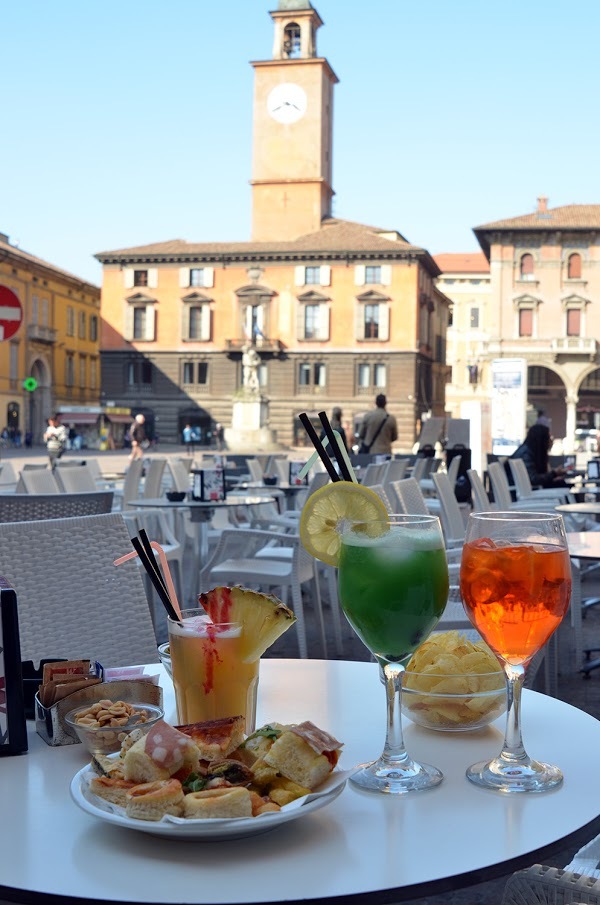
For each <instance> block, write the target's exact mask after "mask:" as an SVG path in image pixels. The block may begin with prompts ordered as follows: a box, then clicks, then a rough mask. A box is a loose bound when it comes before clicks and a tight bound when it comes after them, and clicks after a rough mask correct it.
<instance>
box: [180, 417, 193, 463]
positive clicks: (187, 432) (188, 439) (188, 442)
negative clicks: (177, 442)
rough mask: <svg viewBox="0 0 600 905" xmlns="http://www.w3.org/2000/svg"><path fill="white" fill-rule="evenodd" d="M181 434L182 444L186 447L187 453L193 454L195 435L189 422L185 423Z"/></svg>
mask: <svg viewBox="0 0 600 905" xmlns="http://www.w3.org/2000/svg"><path fill="white" fill-rule="evenodd" d="M182 435H183V445H184V446H185V448H186V449H187V451H188V454H189V455H190V456H193V455H194V452H195V449H194V441H195V439H196V436H195V434H194V431H193V430H192V425H191V424H186V426H185V427H184V428H183V431H182Z"/></svg>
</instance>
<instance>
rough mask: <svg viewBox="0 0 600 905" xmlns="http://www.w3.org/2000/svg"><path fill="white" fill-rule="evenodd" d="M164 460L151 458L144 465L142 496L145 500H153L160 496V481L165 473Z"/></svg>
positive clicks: (165, 461)
mask: <svg viewBox="0 0 600 905" xmlns="http://www.w3.org/2000/svg"><path fill="white" fill-rule="evenodd" d="M166 464H167V460H166V459H158V458H152V459H150V464H147V465H146V477H145V478H144V491H143V496H144V499H145V500H154V499H156V498H157V497H159V496H160V495H161V489H162V479H163V475H164V473H165V466H166Z"/></svg>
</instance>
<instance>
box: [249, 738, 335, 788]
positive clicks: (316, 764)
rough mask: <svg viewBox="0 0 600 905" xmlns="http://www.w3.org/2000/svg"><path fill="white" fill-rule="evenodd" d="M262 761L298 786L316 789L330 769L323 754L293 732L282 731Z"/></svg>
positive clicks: (328, 762)
mask: <svg viewBox="0 0 600 905" xmlns="http://www.w3.org/2000/svg"><path fill="white" fill-rule="evenodd" d="M263 759H264V761H265V762H266V763H267V764H268V765H269V766H270V767H273V768H274V769H275V770H277V772H278V773H281V775H282V776H287V778H288V779H293V780H294V782H297V783H298V785H299V786H304V787H305V788H307V789H316V787H317V786H318V785H320V784H321V783H322V782H323V780H325V779H326V778H327V776H329V774H330V773H331V770H332V766H331V763H330V761H329V760H328V758H327V757H325V755H324V754H317V753H316V751H314V750H313V749H312V748H311V747H310V745H309V744H308V743H307V742H305V741H304V739H303V738H300V736H299V735H296V734H295V733H294V732H291V731H287V732H283V733H282V734H281V735H280V736H279V738H278V739H277V741H276V742H273V744H272V745H271V748H270V749H269V750H268V751H267V753H266V754H265V756H264V758H263Z"/></svg>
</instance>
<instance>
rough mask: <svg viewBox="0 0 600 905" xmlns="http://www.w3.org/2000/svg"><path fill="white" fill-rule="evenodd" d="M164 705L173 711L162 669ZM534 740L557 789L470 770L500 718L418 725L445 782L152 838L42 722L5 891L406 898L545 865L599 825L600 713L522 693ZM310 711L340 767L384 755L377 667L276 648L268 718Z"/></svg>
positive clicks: (22, 787) (90, 896)
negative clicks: (264, 820) (199, 833)
mask: <svg viewBox="0 0 600 905" xmlns="http://www.w3.org/2000/svg"><path fill="white" fill-rule="evenodd" d="M148 669H149V670H151V671H152V672H159V673H160V674H161V677H162V678H161V681H162V682H163V683H164V706H165V716H166V719H167V720H168V721H169V722H173V721H174V719H175V711H174V699H173V691H172V686H171V684H170V681H169V680H168V679H167V678H166V674H165V673H164V672H163V670H162V667H159V666H151V667H148ZM522 715H523V727H524V734H525V744H526V747H527V750H528V751H529V752H530V754H531V755H532V756H534V757H538V758H543V759H545V760H549V761H551V762H552V763H556V764H558V765H559V766H560V767H561V769H562V770H563V772H564V776H565V780H564V783H563V784H562V785H561V786H560V787H558V788H557V789H555V790H553V791H551V792H547V793H544V794H524V795H520V794H517V795H502V794H498V793H495V792H491V791H487V790H484V789H480V788H477V787H476V786H474V785H472V784H471V783H469V782H468V780H467V779H466V778H465V768H466V767H467V766H468V765H469V764H471V763H473V762H474V761H476V760H480V759H481V758H484V757H485V758H487V757H491V756H494V755H495V754H497V753H498V751H499V749H500V745H501V741H502V729H503V719H502V718H500V719H499V720H498V721H497V722H496V723H495V724H493V726H491V727H488V728H487V729H485V730H483V731H479V732H474V733H470V732H463V733H449V732H434V731H430V730H426V729H422V728H420V727H418V726H416V725H415V724H412V723H410V722H409V721H407V720H406V721H405V729H406V731H405V735H406V742H407V745H408V747H409V750H410V751H411V753H412V754H413V755H414V756H416V757H417V758H420V759H422V760H425V761H428V762H429V763H433V764H435V765H436V766H438V767H439V768H440V769H441V770H442V771H443V773H444V780H443V782H442V783H441V784H440V785H439V786H438V787H436V788H435V789H431V790H428V791H426V792H416V793H411V794H408V795H404V796H390V795H385V794H374V793H369V792H363V791H359V790H357V789H355V788H354V787H353V786H352V785H351V784H350V783H348V784H347V785H346V787H345V788H344V789H343V791H342V793H341V794H340V795H339V796H338V797H337V798H335V800H332V801H330V803H329V804H328V805H327V806H326V807H323V808H322V809H320V810H316V811H313V812H312V813H310V814H305V815H303V816H300V817H298V818H297V819H296V820H293V821H290V822H288V823H286V824H284V825H280V826H279V827H277V828H276V829H273V830H271V831H270V832H259V830H260V829H261V827H260V824H259V822H258V821H260V819H261V818H255V819H256V821H257V828H256V834H255V835H251V836H247V837H246V838H244V839H238V840H234V839H220V840H219V841H218V842H212V841H201V842H200V841H184V840H183V839H178V838H165V837H158V836H152V835H148V834H147V833H143V832H138V831H135V830H131V829H126V828H123V827H118V826H115V825H112V824H109V823H107V822H105V821H104V820H101V819H99V818H97V817H95V816H92V815H91V814H88V813H85V812H84V811H83V810H81V809H80V808H79V807H78V806H77V805H76V804H75V803H74V801H72V800H71V798H70V794H69V788H70V783H71V780H72V778H73V776H74V775H75V774H76V773H77V771H79V770H80V769H81V768H82V767H84V765H85V764H86V755H85V752H84V750H83V749H82V747H81V746H80V745H70V746H66V747H57V748H51V747H47V746H46V744H45V743H44V742H43V741H42V739H41V738H39V737H38V736H37V735H36V734H35V732H34V731H33V727H32V728H31V731H30V735H29V741H30V751H29V753H28V754H26V755H22V756H20V757H8V758H3V761H2V763H1V764H0V777H1V788H2V815H3V820H2V822H3V834H2V848H1V855H0V900H3V901H8V902H19V903H36V905H37V903H39V905H58V902H59V901H60V902H61V903H67V905H69V903H73V905H75V903H77V905H79V903H81V905H83V902H89V901H94V902H101V903H105V902H110V903H128V905H129V903H145V905H148V903H161V905H164V903H169V905H170V903H203V905H233V903H248V905H249V903H252V905H258V903H265V905H266V903H269V905H272V903H278V905H279V903H290V902H292V903H293V902H297V903H300V902H303V903H305V902H311V903H325V902H327V903H332V905H342V903H348V905H356V903H359V902H360V903H372V905H379V903H382V905H383V903H389V902H401V901H406V900H413V899H417V898H419V897H421V896H426V895H433V894H438V893H443V892H445V891H448V890H454V889H458V888H462V887H465V886H469V885H470V884H474V883H480V882H483V881H484V880H489V879H493V878H496V877H499V876H502V875H505V874H507V873H511V872H512V871H514V870H516V869H519V868H522V867H526V866H529V865H531V864H534V863H536V862H542V863H543V862H544V861H545V860H546V859H548V858H549V857H551V856H552V853H553V852H556V851H557V850H558V848H559V847H560V846H564V845H565V844H568V843H569V842H570V841H572V839H571V837H572V836H573V834H574V833H575V832H577V831H580V830H582V828H584V829H585V831H586V834H587V833H588V832H589V838H590V839H591V838H592V837H593V836H595V835H596V834H597V833H598V831H599V825H600V821H599V820H598V817H599V813H600V770H598V751H599V750H600V722H599V721H598V720H596V719H594V717H592V716H590V715H589V714H586V713H584V712H583V711H580V710H578V709H576V708H574V707H572V706H570V705H569V704H566V703H564V702H562V701H559V700H557V699H555V698H551V697H548V696H545V695H542V694H539V693H537V692H534V691H530V690H525V692H524V694H523V710H522ZM274 720H278V721H281V722H284V723H285V722H301V721H304V720H312V721H313V722H314V723H316V724H317V725H318V726H320V727H321V728H323V729H326V730H328V731H329V732H331V733H333V735H334V736H335V737H336V738H337V739H338V740H340V741H342V742H343V743H344V747H343V753H342V757H341V759H340V762H339V765H338V768H339V769H341V770H347V769H349V768H352V767H353V766H355V765H357V764H358V763H360V762H362V761H365V760H370V759H373V758H375V757H376V756H377V755H379V753H380V751H381V748H382V745H383V738H384V724H385V696H384V690H383V687H382V685H381V683H380V681H379V675H378V669H377V666H376V665H375V664H373V663H364V662H361V663H357V662H346V661H340V660H332V661H328V660H279V659H263V661H262V663H261V673H260V685H259V697H258V723H259V724H261V723H264V722H268V721H274Z"/></svg>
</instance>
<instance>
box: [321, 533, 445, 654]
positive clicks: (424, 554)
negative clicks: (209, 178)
mask: <svg viewBox="0 0 600 905" xmlns="http://www.w3.org/2000/svg"><path fill="white" fill-rule="evenodd" d="M339 569H340V572H339V593H340V602H341V605H342V609H343V610H344V613H345V614H346V616H347V618H348V621H349V622H350V624H351V626H352V628H353V629H354V631H355V632H356V634H357V635H358V636H359V638H360V639H361V640H362V641H363V642H364V643H365V644H366V646H367V647H368V648H369V650H370V651H371V652H372V653H373V654H374V655H375V656H376V657H377V659H378V660H379V661H384V662H399V661H402V660H405V659H406V658H407V657H409V656H410V655H411V654H412V653H413V651H414V650H415V648H417V647H418V646H419V644H421V642H422V641H424V640H425V638H427V636H428V635H429V634H430V633H431V631H432V630H433V628H435V625H436V623H437V622H438V620H439V618H440V616H441V615H442V613H443V611H444V607H445V606H446V601H447V599H448V566H447V564H446V554H445V551H444V549H443V546H440V545H439V538H438V537H437V534H435V535H434V536H432V535H431V534H429V533H427V532H426V531H424V532H423V533H422V534H421V533H419V532H418V531H417V530H414V531H413V530H411V529H405V528H403V527H402V526H395V527H392V529H391V530H390V531H389V532H387V533H386V534H384V535H383V536H382V537H381V538H370V537H366V538H365V537H362V538H361V536H360V535H358V534H356V533H350V532H349V533H347V534H346V535H345V536H344V538H343V540H342V547H341V550H340V560H339Z"/></svg>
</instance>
